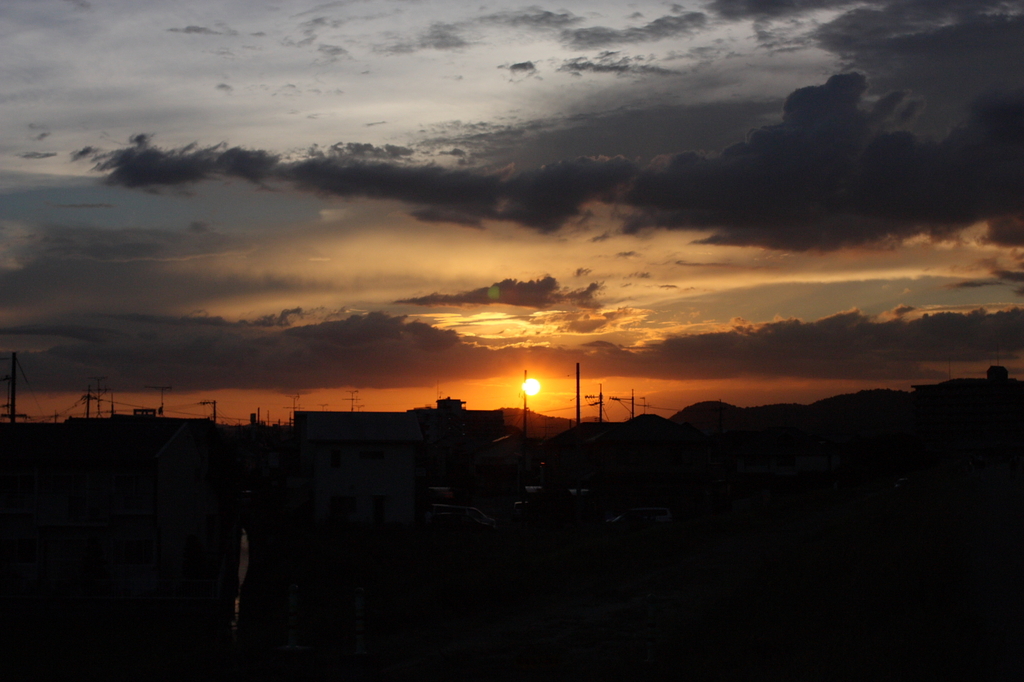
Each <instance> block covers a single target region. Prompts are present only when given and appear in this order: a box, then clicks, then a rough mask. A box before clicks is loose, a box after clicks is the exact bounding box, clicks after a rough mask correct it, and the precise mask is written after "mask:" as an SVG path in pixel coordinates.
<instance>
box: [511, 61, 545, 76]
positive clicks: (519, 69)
mask: <svg viewBox="0 0 1024 682" xmlns="http://www.w3.org/2000/svg"><path fill="white" fill-rule="evenodd" d="M503 68H504V67H503ZM507 68H508V70H509V71H511V72H512V73H514V74H527V75H529V74H533V73H536V72H537V67H536V66H535V65H534V63H533V62H518V63H516V64H510V65H509V66H508V67H507Z"/></svg>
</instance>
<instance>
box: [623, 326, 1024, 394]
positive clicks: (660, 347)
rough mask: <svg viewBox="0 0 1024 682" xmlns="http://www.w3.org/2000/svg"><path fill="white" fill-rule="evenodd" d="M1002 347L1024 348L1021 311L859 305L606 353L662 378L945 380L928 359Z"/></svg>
mask: <svg viewBox="0 0 1024 682" xmlns="http://www.w3.org/2000/svg"><path fill="white" fill-rule="evenodd" d="M997 344H998V347H1000V348H1001V349H1004V350H1005V352H1006V353H1007V357H1017V354H1018V353H1020V352H1021V351H1022V350H1024V310H1021V309H1018V308H1014V309H1011V310H1008V311H1005V312H996V313H988V312H986V311H984V310H975V311H973V312H970V313H967V314H961V313H937V314H931V315H924V316H922V317H920V318H916V319H909V318H908V317H907V316H896V317H894V318H892V319H887V320H885V321H878V320H875V319H873V318H871V317H869V316H867V315H864V314H863V313H861V312H859V311H856V310H854V311H850V312H845V313H840V314H838V315H833V316H830V317H826V318H823V319H820V320H817V321H814V322H804V321H801V320H795V319H794V320H782V321H776V322H769V323H764V324H737V325H736V326H734V327H733V328H732V329H731V330H728V331H722V332H713V333H706V334H695V335H691V336H678V337H673V338H669V339H666V340H665V341H662V342H660V343H655V344H653V345H652V346H651V347H650V349H649V350H646V351H640V352H628V351H623V350H616V351H613V352H607V349H606V352H605V353H604V355H605V356H606V358H605V360H606V361H607V362H612V361H613V360H616V359H617V360H618V361H619V362H622V363H623V364H625V365H632V366H629V367H628V368H626V369H623V368H620V369H619V371H620V372H627V373H628V372H632V373H633V375H634V376H637V375H641V373H643V374H646V375H650V376H658V375H657V374H656V373H655V372H654V368H655V367H658V368H660V371H661V376H662V377H664V378H689V379H721V378H726V377H743V376H751V377H797V378H806V379H847V380H877V381H883V380H893V379H932V378H943V379H944V378H945V371H944V367H943V368H942V369H939V370H934V369H930V368H929V367H928V366H927V363H936V364H943V365H944V363H946V362H948V361H949V360H953V361H957V362H982V363H985V362H988V361H989V358H990V356H991V353H992V349H993V348H995V347H996V346H997ZM635 363H636V364H635ZM637 364H639V365H640V366H637ZM627 375H629V374H627Z"/></svg>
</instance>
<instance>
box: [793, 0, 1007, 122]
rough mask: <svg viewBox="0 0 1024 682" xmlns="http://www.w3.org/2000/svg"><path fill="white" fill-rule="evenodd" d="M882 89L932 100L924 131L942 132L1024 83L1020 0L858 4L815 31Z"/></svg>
mask: <svg viewBox="0 0 1024 682" xmlns="http://www.w3.org/2000/svg"><path fill="white" fill-rule="evenodd" d="M813 37H814V38H815V39H816V40H817V44H818V45H819V46H820V47H821V48H823V49H825V50H827V51H829V52H832V53H834V54H836V55H838V56H839V57H840V58H841V59H842V60H843V61H844V62H845V64H846V65H847V67H848V68H850V69H857V70H861V71H864V72H866V73H868V74H870V75H871V80H872V83H873V85H874V87H876V88H879V89H908V90H912V91H913V92H914V93H916V94H917V95H919V96H921V97H922V98H923V99H925V100H927V102H928V107H927V108H926V109H924V111H923V112H922V113H921V117H920V120H919V121H918V129H919V130H921V131H924V132H928V133H929V134H932V135H936V136H942V135H945V134H946V132H947V131H948V130H949V127H950V125H951V124H953V123H955V122H956V121H958V120H960V119H962V118H963V117H964V115H965V110H964V105H965V104H966V103H968V102H970V101H971V100H973V99H974V98H976V97H978V96H979V95H982V94H984V93H986V92H988V91H991V90H997V89H1006V88H1012V87H1019V86H1020V85H1021V83H1024V14H1022V12H1021V5H1020V3H1019V2H1003V1H1002V0H977V1H976V2H974V1H966V0H907V1H905V2H872V3H868V4H866V5H860V6H857V7H856V8H854V9H851V10H850V11H849V12H846V13H844V14H841V15H840V16H838V17H837V18H835V19H834V20H832V21H831V22H829V23H827V24H825V25H823V26H821V27H820V29H819V30H818V31H817V32H815V33H814V34H813Z"/></svg>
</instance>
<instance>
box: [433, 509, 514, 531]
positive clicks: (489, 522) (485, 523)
mask: <svg viewBox="0 0 1024 682" xmlns="http://www.w3.org/2000/svg"><path fill="white" fill-rule="evenodd" d="M462 519H468V521H463V520H462ZM426 521H427V523H428V524H430V525H443V526H446V527H472V526H471V525H470V524H473V523H475V524H477V525H479V526H482V527H488V528H497V527H498V522H497V521H495V520H494V519H492V518H491V517H490V516H488V515H487V514H484V513H483V512H482V511H480V510H479V509H477V508H476V507H462V506H459V505H454V504H434V505H431V506H430V511H429V512H428V513H427V516H426Z"/></svg>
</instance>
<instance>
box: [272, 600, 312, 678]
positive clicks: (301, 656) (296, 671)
mask: <svg viewBox="0 0 1024 682" xmlns="http://www.w3.org/2000/svg"><path fill="white" fill-rule="evenodd" d="M277 652H278V653H277V654H276V655H275V658H274V663H275V665H276V667H277V671H276V673H275V674H277V675H280V676H282V678H284V679H289V680H295V681H297V680H308V679H312V677H311V676H312V675H313V668H312V666H313V650H312V648H311V647H308V646H299V586H298V585H290V586H289V587H288V643H287V644H285V645H284V646H279V647H277Z"/></svg>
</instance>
